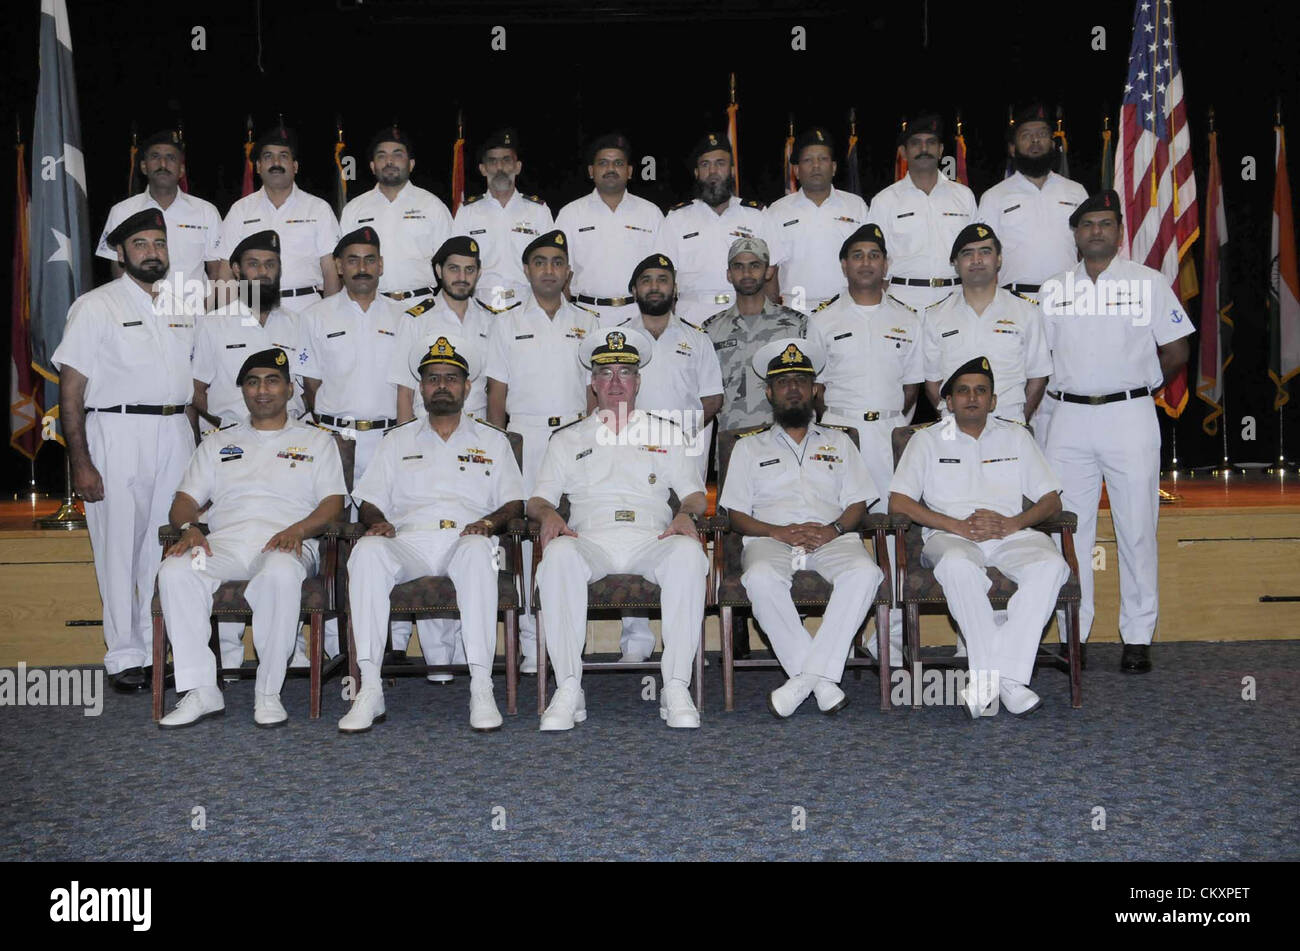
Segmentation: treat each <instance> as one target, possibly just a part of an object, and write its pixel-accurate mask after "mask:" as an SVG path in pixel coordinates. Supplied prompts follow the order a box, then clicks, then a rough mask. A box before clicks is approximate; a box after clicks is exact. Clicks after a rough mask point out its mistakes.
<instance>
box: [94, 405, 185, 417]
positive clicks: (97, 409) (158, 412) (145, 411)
mask: <svg viewBox="0 0 1300 951" xmlns="http://www.w3.org/2000/svg"><path fill="white" fill-rule="evenodd" d="M186 405H188V404H184V405H180V406H148V405H144V404H136V405H134V406H122V405H118V406H87V407H86V412H87V413H135V414H137V415H141V416H175V415H176V414H177V413H183V412H185V406H186Z"/></svg>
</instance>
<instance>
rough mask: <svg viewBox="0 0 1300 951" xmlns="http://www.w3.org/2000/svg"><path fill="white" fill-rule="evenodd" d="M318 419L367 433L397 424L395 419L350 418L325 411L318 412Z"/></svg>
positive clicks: (320, 421) (327, 423)
mask: <svg viewBox="0 0 1300 951" xmlns="http://www.w3.org/2000/svg"><path fill="white" fill-rule="evenodd" d="M316 421H317V422H318V423H324V424H325V425H326V426H337V427H339V429H355V430H356V431H357V432H359V433H366V432H369V431H370V430H372V429H392V428H393V427H394V426H396V425H397V420H395V419H348V418H347V417H346V416H341V417H340V416H326V415H325V414H324V413H317V414H316Z"/></svg>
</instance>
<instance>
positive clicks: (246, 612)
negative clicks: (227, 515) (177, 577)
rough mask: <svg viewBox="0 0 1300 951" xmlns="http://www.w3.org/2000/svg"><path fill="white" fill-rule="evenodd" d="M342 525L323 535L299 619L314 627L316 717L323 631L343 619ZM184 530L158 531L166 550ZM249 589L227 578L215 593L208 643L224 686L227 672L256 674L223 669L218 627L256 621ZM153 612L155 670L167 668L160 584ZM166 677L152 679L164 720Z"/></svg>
mask: <svg viewBox="0 0 1300 951" xmlns="http://www.w3.org/2000/svg"><path fill="white" fill-rule="evenodd" d="M199 527H200V528H202V529H204V530H205V531H206V530H207V526H206V525H200V526H199ZM341 528H342V526H341V525H330V526H329V527H328V528H327V529H326V531H325V532H324V533H323V534H322V535H321V538H320V562H321V564H320V571H319V572H317V573H316V574H315V575H313V576H312V577H309V578H306V579H304V581H303V583H302V607H301V610H300V614H299V620H300V621H306V622H307V623H308V624H309V626H310V628H311V637H310V638H309V640H310V642H311V643H310V644H309V645H308V654H309V658H310V667H309V670H310V675H309V676H310V678H311V702H310V716H311V719H313V720H316V719H319V718H320V708H321V694H322V690H323V682H324V676H323V673H324V671H323V657H324V648H323V644H324V636H323V635H324V626H325V621H326V620H327V619H329V618H335V617H338V611H337V610H336V609H335V600H334V581H335V577H336V574H337V565H338V536H339V531H340V529H341ZM180 534H181V533H180V532H178V531H176V530H175V529H174V528H172V527H171V526H170V525H164V526H162V527H161V528H160V529H158V541H159V542H161V543H162V546H163V550H164V551H166V549H167V548H168V547H169V546H170V545H172V544H174V543H175V542H177V541H179V540H180ZM165 557H166V556H165V555H164V558H165ZM247 588H248V582H247V581H227V582H224V583H223V584H222V585H221V586H220V587H218V588H217V591H216V594H214V595H213V598H212V639H211V641H209V646H210V647H211V648H212V652H213V653H214V654H215V655H216V657H217V667H218V669H217V685H218V686H219V687H220V688H221V689H223V690H224V689H225V683H224V680H223V675H224V674H235V675H238V676H246V675H252V674H253V673H254V671H251V670H246V669H244V668H240V667H232V668H222V667H221V646H220V642H219V640H218V637H217V625H218V624H219V623H220V622H222V621H243V622H244V623H245V624H247V623H249V622H250V621H252V619H253V609H252V607H251V606H250V605H249V603H248V602H247V601H246V600H244V591H245V590H246V589H247ZM150 613H151V614H152V615H153V669H154V670H155V671H162V670H163V669H164V664H165V663H166V660H167V622H166V619H165V618H164V617H163V611H162V601H161V599H160V598H159V595H158V584H157V582H155V583H154V593H153V604H152V607H151V612H150ZM165 680H166V678H165V677H162V676H155V677H154V678H153V718H154V721H155V722H157V721H158V720H161V719H162V716H163V699H164V698H163V695H164V691H165V690H166V684H165Z"/></svg>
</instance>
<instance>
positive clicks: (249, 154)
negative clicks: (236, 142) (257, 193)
mask: <svg viewBox="0 0 1300 951" xmlns="http://www.w3.org/2000/svg"><path fill="white" fill-rule="evenodd" d="M256 187H257V185H256V179H254V178H253V117H252V116H251V115H250V116H249V117H248V119H247V120H246V121H245V123H244V181H243V183H242V184H241V185H240V186H239V197H240V198H247V197H248V196H249V195H251V194H253V191H254V190H255V189H256Z"/></svg>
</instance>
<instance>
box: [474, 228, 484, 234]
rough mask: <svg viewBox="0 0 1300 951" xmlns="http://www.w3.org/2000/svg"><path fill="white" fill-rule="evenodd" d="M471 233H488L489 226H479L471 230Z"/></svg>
mask: <svg viewBox="0 0 1300 951" xmlns="http://www.w3.org/2000/svg"><path fill="white" fill-rule="evenodd" d="M470 234H487V228H478V229H476V230H474V231H471V232H470Z"/></svg>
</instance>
